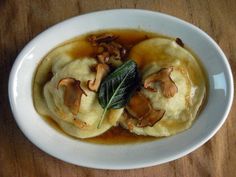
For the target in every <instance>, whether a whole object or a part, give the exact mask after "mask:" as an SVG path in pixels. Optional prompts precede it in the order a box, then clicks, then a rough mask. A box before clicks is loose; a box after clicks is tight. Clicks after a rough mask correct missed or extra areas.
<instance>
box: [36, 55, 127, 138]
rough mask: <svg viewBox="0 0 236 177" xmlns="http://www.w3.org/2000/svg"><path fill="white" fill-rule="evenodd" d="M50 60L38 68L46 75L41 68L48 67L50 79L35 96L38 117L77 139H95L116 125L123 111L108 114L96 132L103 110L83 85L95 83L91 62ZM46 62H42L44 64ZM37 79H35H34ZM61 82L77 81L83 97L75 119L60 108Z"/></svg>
mask: <svg viewBox="0 0 236 177" xmlns="http://www.w3.org/2000/svg"><path fill="white" fill-rule="evenodd" d="M56 56H57V57H56V58H50V59H49V60H48V63H43V64H42V65H41V67H42V68H39V72H40V69H42V73H43V72H44V73H46V71H45V68H44V67H43V66H44V65H45V66H47V67H48V66H49V63H50V64H51V67H48V68H47V69H48V70H51V72H52V74H53V76H52V78H51V80H50V81H48V82H47V83H46V84H45V85H44V87H43V93H42V94H40V92H35V95H34V97H35V98H37V99H35V106H36V109H37V111H38V112H39V113H40V114H43V115H45V116H50V117H51V118H53V119H54V121H56V122H57V123H58V125H59V126H60V127H61V128H62V129H63V130H64V131H65V132H66V133H68V134H70V135H72V136H74V137H78V138H89V137H93V136H98V135H99V134H102V133H103V132H105V131H107V130H108V129H109V128H111V127H112V126H115V125H116V124H117V120H118V119H119V117H120V116H121V114H122V112H123V109H116V110H110V111H109V112H108V114H107V118H106V119H105V120H104V122H103V124H102V126H101V127H100V128H99V129H97V125H98V121H99V120H100V118H101V116H102V113H103V109H102V107H101V106H100V104H99V103H98V99H97V96H96V93H95V92H92V91H90V90H88V88H87V86H86V85H87V81H88V80H93V79H95V73H94V72H91V67H92V66H93V65H95V64H96V63H97V61H96V60H95V59H93V58H80V59H76V60H73V59H71V58H70V57H69V56H66V55H56ZM46 61H47V60H44V62H46ZM37 76H38V77H40V76H39V75H37ZM63 78H75V79H77V80H80V82H81V85H80V86H81V88H82V89H83V90H84V91H85V93H86V95H87V96H85V95H82V97H81V104H80V110H79V113H78V114H77V115H73V114H72V113H71V111H70V110H69V109H68V107H67V106H65V104H64V99H63V95H64V94H65V93H64V92H65V89H63V88H57V85H58V82H59V81H60V80H61V79H63ZM34 88H35V89H37V88H40V82H38V84H37V82H36V84H35V86H34Z"/></svg>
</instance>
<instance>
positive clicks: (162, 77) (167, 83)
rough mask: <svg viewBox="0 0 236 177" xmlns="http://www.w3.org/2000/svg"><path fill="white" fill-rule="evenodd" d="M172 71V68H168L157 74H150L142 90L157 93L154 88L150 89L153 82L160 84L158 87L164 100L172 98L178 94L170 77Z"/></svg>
mask: <svg viewBox="0 0 236 177" xmlns="http://www.w3.org/2000/svg"><path fill="white" fill-rule="evenodd" d="M172 71H173V67H169V68H163V69H161V70H160V71H158V72H157V73H154V74H151V75H150V76H148V77H147V78H146V79H145V81H144V88H146V89H149V90H152V91H157V90H156V89H155V88H152V87H151V86H150V84H151V83H153V82H160V87H161V90H162V93H163V95H164V96H165V97H166V98H170V97H173V96H174V95H175V94H176V93H177V92H178V88H177V86H176V84H175V83H174V81H173V80H172V79H171V77H170V74H171V72H172Z"/></svg>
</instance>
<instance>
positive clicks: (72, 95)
mask: <svg viewBox="0 0 236 177" xmlns="http://www.w3.org/2000/svg"><path fill="white" fill-rule="evenodd" d="M62 86H63V87H65V92H64V104H65V105H66V106H67V107H68V108H69V110H70V111H71V113H72V114H73V115H77V114H78V112H79V108H80V101H81V97H82V95H85V96H87V94H86V93H85V91H84V90H83V89H82V88H81V87H80V81H79V80H76V79H74V78H71V77H67V78H64V79H61V80H60V81H59V82H58V84H57V89H59V87H62Z"/></svg>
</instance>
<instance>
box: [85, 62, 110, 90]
mask: <svg viewBox="0 0 236 177" xmlns="http://www.w3.org/2000/svg"><path fill="white" fill-rule="evenodd" d="M96 71H97V74H96V77H95V80H93V81H92V80H88V82H87V86H88V89H89V90H91V91H95V92H97V91H98V88H99V86H100V84H101V81H102V79H103V78H104V77H105V76H106V75H107V74H108V72H109V71H110V69H109V66H108V65H107V64H101V63H99V64H97V66H96Z"/></svg>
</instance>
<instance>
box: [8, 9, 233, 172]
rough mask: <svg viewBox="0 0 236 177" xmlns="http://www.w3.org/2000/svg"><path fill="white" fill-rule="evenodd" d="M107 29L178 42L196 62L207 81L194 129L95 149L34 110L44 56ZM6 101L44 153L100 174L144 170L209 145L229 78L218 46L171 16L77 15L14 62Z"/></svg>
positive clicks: (228, 98)
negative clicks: (136, 31) (35, 78)
mask: <svg viewBox="0 0 236 177" xmlns="http://www.w3.org/2000/svg"><path fill="white" fill-rule="evenodd" d="M109 28H135V29H137V28H140V29H143V30H147V31H152V32H158V33H162V34H165V35H168V36H173V37H180V38H181V39H182V40H183V41H184V43H185V44H187V46H189V47H190V48H191V49H193V51H194V52H195V53H197V55H198V56H199V57H200V59H201V62H202V63H203V65H204V67H205V69H206V71H207V75H208V78H209V95H208V102H207V105H206V107H205V109H204V110H203V111H202V113H201V114H200V116H199V117H198V118H197V120H196V121H195V123H194V124H193V126H192V127H191V128H190V129H189V130H187V131H185V132H183V133H180V134H177V135H175V136H171V137H168V138H163V139H161V140H158V141H153V142H146V143H138V144H126V145H98V144H89V143H85V142H81V141H79V140H76V139H72V138H69V137H68V136H65V135H63V134H60V133H58V132H57V131H56V130H54V129H53V128H52V127H50V126H49V125H48V124H47V123H46V122H45V121H44V120H43V119H42V118H41V117H40V116H39V115H38V114H37V112H36V111H35V109H34V106H33V100H32V81H33V76H34V72H35V69H36V67H37V65H38V63H39V62H40V60H41V59H42V58H43V56H44V55H45V54H46V53H47V52H49V51H50V50H51V49H53V48H54V47H55V46H56V45H58V44H60V43H62V42H64V41H66V40H68V39H71V38H73V37H75V36H78V35H81V34H84V33H87V32H90V31H95V30H101V29H109ZM9 99H10V104H11V108H12V112H13V114H14V117H15V120H16V122H17V124H18V126H19V127H20V129H21V130H22V131H23V133H24V134H25V136H26V137H27V138H28V139H29V140H30V141H31V142H32V143H34V144H35V145H36V146H38V147H39V148H40V149H42V150H43V151H45V152H47V153H48V154H50V155H52V156H54V157H56V158H59V159H61V160H64V161H66V162H69V163H72V164H76V165H80V166H85V167H93V168H101V169H131V168H140V167H148V166H153V165H157V164H161V163H164V162H168V161H171V160H174V159H177V158H180V157H182V156H184V155H186V154H188V153H190V152H192V151H193V150H195V149H196V148H198V147H199V146H201V145H202V144H203V143H205V142H206V141H207V140H209V139H210V138H211V137H212V136H213V135H214V134H215V133H216V132H217V130H218V129H219V128H220V127H221V126H222V124H223V122H224V121H225V119H226V118H227V115H228V113H229V110H230V107H231V105H232V100H233V78H232V73H231V70H230V66H229V64H228V61H227V58H226V57H225V55H224V53H223V52H222V50H221V49H220V48H219V46H218V45H217V44H216V43H215V42H214V41H213V40H212V39H211V38H210V37H209V36H208V35H207V34H206V33H204V32H203V31H201V30H200V29H199V28H197V27H195V26H193V25H191V24H189V23H187V22H184V21H182V20H180V19H177V18H175V17H172V16H169V15H165V14H161V13H157V12H151V11H144V10H133V9H127V10H108V11H101V12H95V13H90V14H86V15H81V16H77V17H74V18H71V19H69V20H66V21H64V22H61V23H59V24H57V25H54V26H53V27H51V28H49V29H47V30H46V31H44V32H42V33H41V34H39V35H38V36H37V37H35V38H34V39H33V40H32V41H31V42H29V43H28V44H27V45H26V47H25V48H24V49H23V50H22V51H21V53H20V54H19V55H18V57H17V58H16V61H15V63H14V65H13V67H12V71H11V74H10V79H9Z"/></svg>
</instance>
